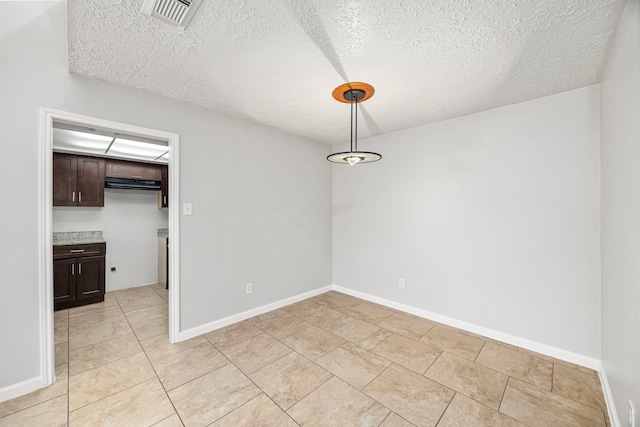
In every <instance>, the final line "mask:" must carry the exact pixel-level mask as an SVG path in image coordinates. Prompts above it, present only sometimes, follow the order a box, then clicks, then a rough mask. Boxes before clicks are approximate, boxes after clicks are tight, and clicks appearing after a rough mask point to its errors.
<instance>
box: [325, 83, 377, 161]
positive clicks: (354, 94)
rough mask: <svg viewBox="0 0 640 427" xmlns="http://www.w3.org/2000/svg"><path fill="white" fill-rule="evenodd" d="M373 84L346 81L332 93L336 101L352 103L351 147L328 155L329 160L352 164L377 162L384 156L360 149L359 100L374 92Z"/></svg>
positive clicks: (361, 100) (363, 99) (364, 99)
mask: <svg viewBox="0 0 640 427" xmlns="http://www.w3.org/2000/svg"><path fill="white" fill-rule="evenodd" d="M374 92H375V91H374V89H373V86H371V85H370V84H367V83H357V82H356V83H345V84H343V85H340V86H338V87H337V88H335V89H334V90H333V93H332V94H331V95H332V96H333V97H334V98H335V100H336V101H339V102H345V103H348V104H350V105H351V147H350V149H349V151H344V152H341V153H334V154H331V155H330V156H327V160H329V161H330V162H333V163H348V164H350V165H351V166H353V165H355V164H357V163H371V162H377V161H378V160H380V159H381V158H382V156H381V155H380V154H378V153H372V152H370V151H358V102H364V101H366V100H367V99H369V98H371V97H372V96H373V93H374Z"/></svg>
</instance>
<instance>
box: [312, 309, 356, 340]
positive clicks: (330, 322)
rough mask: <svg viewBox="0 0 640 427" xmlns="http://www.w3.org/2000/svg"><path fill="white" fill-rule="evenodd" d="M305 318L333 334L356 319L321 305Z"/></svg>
mask: <svg viewBox="0 0 640 427" xmlns="http://www.w3.org/2000/svg"><path fill="white" fill-rule="evenodd" d="M305 320H306V321H307V322H309V323H312V324H314V325H315V326H317V327H319V328H322V329H324V330H327V331H329V332H331V333H333V334H335V333H336V331H338V330H339V329H340V328H342V327H343V326H345V325H348V324H349V323H350V322H353V321H354V320H355V319H354V318H353V317H351V316H347V315H346V314H344V313H341V312H339V311H336V310H333V309H332V308H329V307H324V306H323V307H320V308H318V309H317V310H313V311H311V312H309V313H308V314H307V316H306V317H305Z"/></svg>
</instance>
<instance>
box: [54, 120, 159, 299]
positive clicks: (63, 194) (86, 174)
mask: <svg viewBox="0 0 640 427" xmlns="http://www.w3.org/2000/svg"><path fill="white" fill-rule="evenodd" d="M52 155H53V210H52V231H53V246H54V247H53V257H54V260H53V265H54V267H53V270H54V271H53V282H54V309H55V310H59V309H66V308H71V307H75V306H81V305H86V304H91V303H95V302H101V301H104V294H105V292H110V291H117V290H125V289H131V288H137V287H140V286H144V285H154V286H155V287H158V289H168V283H167V276H168V274H167V273H168V262H167V256H168V250H167V248H168V209H167V207H168V206H169V195H168V160H169V147H168V146H167V142H166V141H158V140H151V139H149V138H145V137H141V136H137V135H123V134H120V133H116V132H113V131H111V130H106V129H95V128H89V127H84V126H79V125H75V124H73V125H72V124H65V123H56V124H54V129H53V154H52Z"/></svg>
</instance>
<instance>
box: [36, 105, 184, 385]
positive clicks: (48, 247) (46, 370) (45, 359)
mask: <svg viewBox="0 0 640 427" xmlns="http://www.w3.org/2000/svg"><path fill="white" fill-rule="evenodd" d="M54 120H55V121H61V122H67V123H75V124H82V125H89V126H91V127H98V128H104V129H113V130H117V131H121V132H125V133H128V134H134V135H141V136H147V137H150V138H154V139H163V140H166V141H167V142H168V144H169V148H170V150H171V154H170V155H169V200H170V202H169V227H170V230H169V235H170V237H171V239H172V242H173V244H171V245H170V247H169V255H170V259H169V274H170V277H171V282H170V286H171V289H170V292H169V340H170V341H171V342H176V341H177V338H178V331H179V327H180V324H179V319H180V316H179V308H180V305H179V295H180V280H179V278H180V275H179V267H178V266H179V264H180V262H179V260H180V258H179V256H180V255H179V251H178V246H179V245H178V244H175V242H179V241H180V230H179V225H180V224H179V218H180V217H179V212H180V211H179V203H178V201H179V197H180V195H179V189H180V183H179V179H180V173H179V169H178V168H179V142H180V136H179V135H178V134H177V133H173V132H166V131H161V130H157V129H151V128H146V127H141V126H136V125H131V124H127V123H121V122H114V121H111V120H104V119H100V118H97V117H91V116H83V115H80V114H75V113H69V112H66V111H60V110H54V109H51V108H44V107H41V108H40V158H39V166H40V171H39V181H38V182H39V186H38V199H39V206H38V221H39V222H38V232H39V236H40V237H39V245H40V247H39V256H38V258H39V260H38V261H39V271H38V280H39V282H40V283H39V288H38V294H39V305H40V330H39V334H40V366H41V381H40V387H46V386H49V385H51V384H53V381H54V375H55V366H54V365H55V360H54V357H55V349H54V332H53V283H52V271H53V255H52V253H53V249H52V232H51V230H52V224H51V221H52V220H51V218H52V205H53V201H52V198H53V196H52V194H51V188H52V186H53V159H52V156H51V152H52V147H53V132H52V129H53V122H54Z"/></svg>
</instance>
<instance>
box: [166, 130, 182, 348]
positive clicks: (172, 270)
mask: <svg viewBox="0 0 640 427" xmlns="http://www.w3.org/2000/svg"><path fill="white" fill-rule="evenodd" d="M169 147H170V148H171V153H170V155H169V208H168V209H169V260H168V266H169V273H168V275H167V280H168V281H169V342H171V343H176V342H178V341H180V244H179V242H180V240H179V239H180V197H179V195H180V191H179V190H180V148H179V147H180V138H179V136H178V134H173V137H172V138H171V139H170V140H169Z"/></svg>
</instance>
